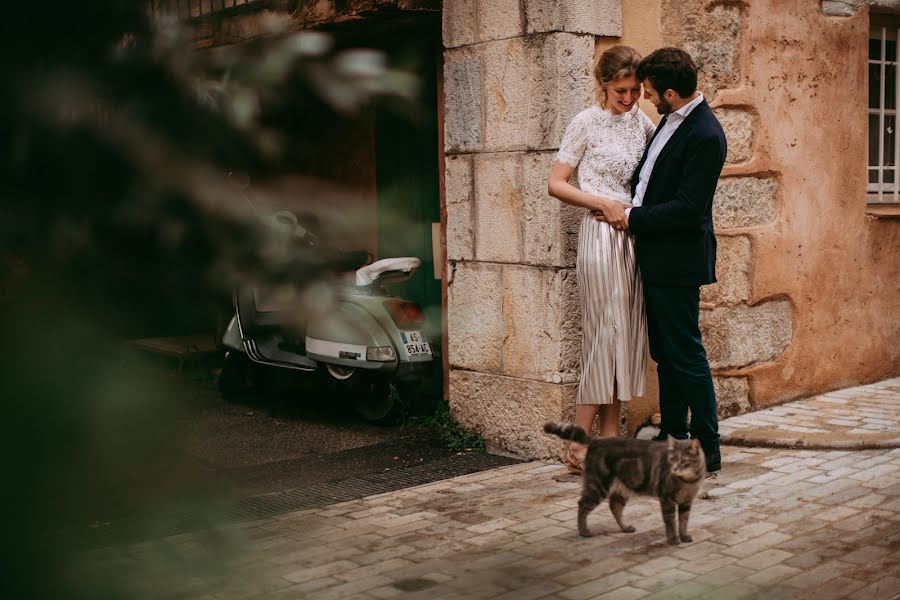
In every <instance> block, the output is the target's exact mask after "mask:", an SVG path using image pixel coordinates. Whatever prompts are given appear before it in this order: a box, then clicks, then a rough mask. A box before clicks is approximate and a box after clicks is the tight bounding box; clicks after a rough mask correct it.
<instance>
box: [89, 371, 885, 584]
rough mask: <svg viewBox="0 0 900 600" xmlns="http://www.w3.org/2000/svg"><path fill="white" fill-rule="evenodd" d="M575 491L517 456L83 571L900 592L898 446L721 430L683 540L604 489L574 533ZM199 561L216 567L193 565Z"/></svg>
mask: <svg viewBox="0 0 900 600" xmlns="http://www.w3.org/2000/svg"><path fill="white" fill-rule="evenodd" d="M898 383H900V382H898V380H892V381H889V382H883V383H882V384H876V386H868V387H867V388H864V389H862V388H858V389H857V391H854V392H853V393H852V394H849V395H844V396H842V395H834V394H829V395H826V396H828V397H829V398H836V399H848V400H855V399H857V398H858V397H862V396H866V397H869V395H870V394H869V393H870V392H871V395H872V396H875V397H878V398H879V399H880V397H881V396H884V397H885V403H884V404H878V403H875V404H878V406H876V407H875V409H876V410H872V411H871V412H878V411H879V410H880V409H882V408H885V407H887V406H893V407H894V408H893V410H896V400H898V399H900V385H898ZM859 390H862V391H859ZM885 390H886V392H885ZM839 394H840V393H839ZM822 398H824V397H822ZM819 401H820V399H816V400H815V402H819ZM822 401H823V402H825V404H826V405H830V404H832V403H829V402H827V401H825V400H822ZM809 402H812V401H803V405H802V406H800V407H799V408H797V409H796V410H800V411H806V413H803V414H807V413H808V414H809V417H810V418H809V419H807V420H806V424H802V425H800V426H801V427H808V428H809V429H821V428H824V425H822V423H821V422H825V423H826V424H828V425H834V424H830V423H827V421H829V420H833V419H832V416H833V414H832V412H831V411H829V410H818V411H810V410H809V409H808V408H803V407H804V406H810V405H809ZM797 404H798V403H792V404H791V405H786V406H785V407H782V408H783V409H784V411H786V412H780V413H776V416H777V417H779V418H780V419H781V420H780V421H778V422H776V423H774V424H773V426H775V427H778V428H781V427H782V426H785V427H787V426H790V427H793V426H795V425H794V424H792V423H793V421H792V417H790V415H792V414H794V413H792V412H789V411H792V410H794V407H795V406H796V405H797ZM833 405H834V406H844V407H846V406H847V404H841V403H833ZM854 406H862V404H854ZM838 410H845V408H844V409H838ZM866 410H869V409H868V408H866ZM837 414H841V413H837ZM843 416H845V417H849V416H853V415H846V414H845V415H843ZM855 416H856V417H859V418H860V419H861V422H860V424H859V426H858V427H856V428H857V429H863V430H866V431H872V430H870V429H868V428H866V427H865V425H866V424H868V423H866V419H867V418H868V415H859V414H857V415H855ZM767 418H768V417H767ZM872 418H879V419H880V418H881V417H874V416H873V417H872ZM737 419H743V417H737ZM851 420H852V419H845V421H847V422H849V421H851ZM884 420H888V419H884ZM733 422H734V420H732V419H728V420H727V421H725V422H724V423H723V426H724V425H727V426H728V427H729V428H732V429H731V430H732V432H735V431H738V432H741V431H745V430H750V429H754V430H758V428H759V427H761V425H759V424H758V423H760V422H762V421H757V422H756V423H754V422H750V421H749V420H747V419H743V421H738V422H737V425H733ZM872 424H874V425H878V423H872ZM834 426H836V427H837V426H840V427H851V426H850V425H843V424H838V425H834ZM885 427H887V425H885ZM893 427H894V428H897V427H898V424H897V423H896V422H895V423H894V425H893ZM785 431H788V432H791V433H792V434H793V433H807V432H796V431H791V430H790V429H785ZM809 433H810V434H811V435H812V434H818V433H819V432H816V431H812V432H809ZM881 433H885V432H881ZM888 433H889V432H888ZM731 435H733V433H732V434H731ZM852 435H857V434H852ZM858 435H860V436H863V435H869V434H868V433H859V434H858ZM866 439H868V438H866ZM742 441H745V440H742ZM579 489H580V480H579V479H578V478H576V477H573V476H571V475H568V474H567V473H566V472H565V470H564V469H563V468H562V467H561V466H560V465H558V464H547V463H543V462H531V463H524V464H517V465H513V466H508V467H503V468H499V469H493V470H490V471H484V472H480V473H474V474H471V475H466V476H463V477H457V478H454V479H448V480H444V481H440V482H437V483H433V484H428V485H424V486H419V487H414V488H408V489H404V490H401V491H396V492H389V493H386V494H381V495H378V496H370V497H368V498H363V499H359V500H354V501H350V502H343V503H340V504H333V505H330V506H327V507H323V508H315V509H309V510H303V511H298V512H294V513H289V514H285V515H281V516H280V517H276V518H270V519H265V520H260V521H255V522H252V523H243V524H240V525H238V526H233V527H230V528H226V529H224V530H217V531H216V532H212V533H211V532H207V533H192V534H185V535H179V536H173V537H171V538H167V539H164V540H158V541H155V542H148V543H144V544H139V545H135V546H131V547H128V548H111V549H107V550H104V551H102V552H95V553H93V554H92V555H91V557H86V560H85V562H84V564H81V565H75V569H76V571H77V572H79V573H80V574H81V576H82V577H85V578H87V579H90V577H91V574H92V573H99V572H107V573H108V572H110V571H112V570H113V569H115V572H116V573H118V574H120V575H121V577H122V578H123V580H124V581H128V582H129V585H130V589H131V590H133V592H134V594H133V595H134V596H136V595H138V594H143V595H147V596H148V597H153V598H176V597H177V598H200V599H202V600H212V599H229V600H232V599H234V600H237V599H243V598H260V599H261V598H274V599H289V598H290V599H293V598H309V599H310V600H329V599H340V600H350V599H353V600H374V599H388V598H398V599H404V600H406V599H410V600H412V599H416V600H419V599H423V600H426V599H427V600H437V599H444V600H462V599H470V598H501V599H503V600H507V599H508V600H531V599H538V598H544V599H558V600H561V599H564V600H589V599H603V600H612V599H623V600H630V599H636V598H647V599H654V600H655V599H662V598H666V599H682V598H684V599H687V598H702V599H710V600H712V599H720V598H725V599H738V598H760V599H762V598H765V599H777V598H800V599H803V598H809V599H815V600H828V599H831V598H859V599H862V600H878V599H881V598H884V599H888V598H894V597H897V596H898V594H900V448H895V449H889V448H876V449H869V450H846V449H839V450H828V449H821V450H809V449H797V448H771V447H734V446H726V447H724V448H723V469H722V471H721V473H720V474H719V476H718V477H717V478H716V479H710V480H707V483H706V487H705V494H704V497H703V499H700V500H698V501H697V502H696V503H695V504H694V509H693V511H692V514H691V533H692V535H693V536H694V542H693V543H689V544H682V545H680V546H669V545H668V544H667V543H666V542H665V538H664V533H663V524H662V517H661V515H660V510H659V504H658V503H657V502H656V501H655V500H652V499H646V498H636V499H633V500H632V501H631V502H630V503H629V505H628V507H627V508H626V513H625V514H626V516H627V517H628V519H629V520H630V521H631V522H632V524H633V525H635V527H636V528H637V532H636V533H634V534H623V533H620V532H619V531H618V528H617V527H616V526H615V522H614V521H613V518H612V516H611V515H610V514H609V510H608V508H607V507H606V505H605V504H603V505H601V506H600V507H598V509H597V510H596V511H594V512H593V513H592V514H591V517H590V519H589V523H590V525H591V526H592V528H593V530H594V532H595V537H592V538H587V539H584V538H580V537H579V536H578V534H577V532H576V527H575V513H576V509H575V507H576V504H577V501H578V495H579ZM222 539H227V540H230V542H231V548H232V550H233V552H232V554H230V555H220V554H218V552H219V551H220V550H221V544H214V543H213V542H214V541H217V540H218V541H221V540H222ZM159 557H165V560H157V559H159ZM198 564H199V565H202V564H206V565H207V566H208V567H210V568H209V570H207V571H198V570H196V569H195V568H194V567H193V565H198ZM185 565H192V566H191V568H190V569H187V567H186V566H185ZM186 570H187V572H189V575H185V572H186Z"/></svg>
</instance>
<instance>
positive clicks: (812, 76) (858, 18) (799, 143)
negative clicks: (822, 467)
mask: <svg viewBox="0 0 900 600" xmlns="http://www.w3.org/2000/svg"><path fill="white" fill-rule="evenodd" d="M889 3H895V4H900V3H896V2H894V0H890V1H889V2H888V0H884V1H882V2H876V3H875V4H878V5H879V6H881V7H886V5H887V4H889ZM828 4H835V3H828V2H823V3H822V4H821V6H820V4H819V3H817V2H799V1H798V2H783V1H779V0H765V1H756V2H752V3H748V2H738V1H730V0H724V1H723V0H687V1H685V0H662V1H661V2H660V7H661V11H662V14H661V18H660V22H661V23H662V37H663V43H664V44H665V45H675V46H682V47H684V48H686V49H687V50H688V51H689V52H690V53H691V54H692V56H693V57H694V58H695V60H696V62H697V64H698V67H699V68H700V82H699V84H700V88H701V89H702V91H703V92H704V94H705V95H706V96H707V98H708V99H710V100H711V101H712V104H713V106H714V107H715V110H716V113H717V115H718V117H719V119H720V121H721V122H722V125H723V127H724V129H725V132H726V136H727V138H728V143H729V154H728V162H727V164H726V167H725V170H724V172H723V178H722V179H721V180H720V183H719V188H718V190H717V194H716V199H715V204H714V213H715V220H716V231H717V238H718V241H719V261H718V269H717V271H718V278H719V283H717V284H716V285H713V286H707V287H705V288H703V290H702V294H701V300H702V305H703V312H702V317H701V327H702V329H703V334H704V341H705V344H706V347H707V350H708V353H709V357H710V364H711V366H712V368H713V374H714V380H715V384H716V393H717V397H718V400H719V413H720V415H721V416H729V415H732V414H736V413H739V412H745V411H747V410H751V409H754V408H760V407H763V406H767V405H771V404H774V403H777V402H780V401H784V400H787V399H790V398H795V397H800V396H805V395H809V394H813V393H816V392H820V391H823V390H827V389H833V388H838V387H843V386H847V385H854V384H858V383H861V382H868V381H873V380H877V379H880V378H883V377H886V376H890V375H894V374H896V373H898V372H900V344H897V340H898V339H900V319H898V318H897V316H896V315H897V314H898V309H900V294H898V291H900V289H898V282H900V252H898V251H900V229H898V228H900V221H897V220H890V219H876V218H873V217H872V216H870V215H867V214H866V201H865V179H864V178H865V173H866V135H865V132H866V130H867V121H866V85H867V84H866V56H867V42H866V40H867V37H868V36H867V27H868V26H867V18H866V16H865V9H863V10H861V11H860V10H854V11H849V12H847V11H843V12H834V11H832V12H831V15H829V16H832V15H834V14H852V15H853V17H852V18H843V19H834V18H828V16H826V15H823V12H822V11H823V10H825V11H829V10H830V9H829V7H828V6H826V5H828ZM843 4H844V5H846V4H847V3H843ZM856 4H857V5H862V4H864V3H863V2H856ZM831 8H834V7H831ZM845 8H846V6H845ZM857 8H858V6H857ZM842 10H843V9H842ZM647 23H648V25H649V24H650V23H652V21H651V19H648V20H647ZM652 379H653V377H652V375H651V381H652ZM649 400H650V401H649V402H644V403H632V405H631V410H630V411H629V424H630V425H631V428H633V427H635V426H636V425H637V424H639V423H640V422H643V421H644V420H645V419H646V418H647V417H648V416H649V414H650V413H651V411H652V410H653V409H655V406H654V405H653V402H655V398H652V397H651V398H650V399H649Z"/></svg>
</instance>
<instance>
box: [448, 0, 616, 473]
mask: <svg viewBox="0 0 900 600" xmlns="http://www.w3.org/2000/svg"><path fill="white" fill-rule="evenodd" d="M621 14H622V13H621V1H620V0H600V1H596V2H583V1H581V0H577V1H576V0H525V1H524V2H522V1H520V0H479V1H476V0H447V1H445V2H444V14H443V19H444V21H443V36H444V47H445V51H444V98H445V100H444V103H445V124H444V149H445V152H446V160H445V173H444V185H445V197H446V211H447V212H446V218H447V237H446V240H447V258H448V262H449V264H448V291H447V319H448V325H447V329H448V354H449V363H450V374H449V380H450V385H449V401H450V405H451V408H452V410H453V412H454V414H455V415H456V416H457V418H459V419H460V421H462V423H464V424H465V425H467V426H469V427H472V428H474V429H476V430H477V431H479V432H480V433H481V434H482V435H484V436H485V438H486V439H487V440H488V443H489V445H490V446H491V447H493V448H494V449H497V450H500V451H505V452H510V453H514V454H517V455H520V456H528V457H546V456H554V455H559V453H560V450H561V448H562V444H561V442H560V441H559V440H557V439H555V438H554V439H551V438H549V437H548V436H546V435H544V434H543V432H542V431H541V427H542V425H543V423H544V422H545V421H547V420H551V419H552V420H561V419H566V420H568V419H571V418H572V416H573V414H574V397H575V393H576V390H577V380H578V372H579V368H580V351H581V331H580V328H581V316H580V309H579V304H578V292H577V284H576V280H575V272H574V265H575V251H576V246H577V235H578V222H579V220H580V217H581V213H580V211H579V210H577V209H574V208H572V207H569V206H567V205H564V204H562V203H560V202H558V201H557V200H555V199H553V198H551V197H549V196H548V195H547V175H548V173H549V172H550V166H551V165H552V163H553V160H554V158H555V155H556V150H557V148H558V147H559V143H560V139H561V137H562V134H563V132H564V130H565V127H566V125H567V124H568V122H569V121H570V120H571V119H572V117H574V115H575V114H576V113H578V112H579V111H581V110H583V109H584V108H586V107H588V106H590V104H591V103H592V101H593V98H594V81H593V74H592V70H593V55H594V47H595V43H596V38H595V36H601V35H605V36H618V35H620V34H621V26H622V18H621Z"/></svg>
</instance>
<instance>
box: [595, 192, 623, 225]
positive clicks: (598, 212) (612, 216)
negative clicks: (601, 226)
mask: <svg viewBox="0 0 900 600" xmlns="http://www.w3.org/2000/svg"><path fill="white" fill-rule="evenodd" d="M598 205H599V206H598V208H595V209H593V210H591V214H593V215H594V218H595V219H597V220H598V221H601V222H606V223H609V224H610V225H611V226H612V227H613V229H621V230H627V229H628V217H627V216H626V215H625V209H626V208H628V205H626V204H624V203H622V202H616V201H615V200H610V199H609V198H602V199H601V201H600V202H599V203H598Z"/></svg>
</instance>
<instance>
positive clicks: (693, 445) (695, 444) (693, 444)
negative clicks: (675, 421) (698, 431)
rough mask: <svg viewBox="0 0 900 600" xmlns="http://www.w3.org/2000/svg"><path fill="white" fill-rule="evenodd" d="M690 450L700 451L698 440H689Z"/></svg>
mask: <svg viewBox="0 0 900 600" xmlns="http://www.w3.org/2000/svg"><path fill="white" fill-rule="evenodd" d="M691 450H694V451H695V452H696V451H699V450H700V440H698V439H697V438H694V439H692V440H691Z"/></svg>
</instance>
